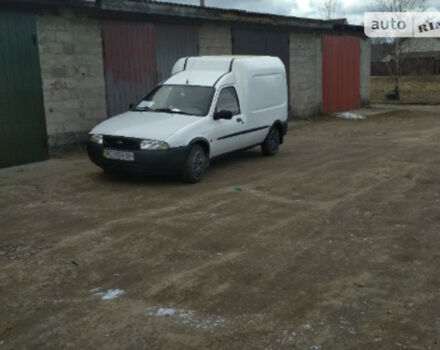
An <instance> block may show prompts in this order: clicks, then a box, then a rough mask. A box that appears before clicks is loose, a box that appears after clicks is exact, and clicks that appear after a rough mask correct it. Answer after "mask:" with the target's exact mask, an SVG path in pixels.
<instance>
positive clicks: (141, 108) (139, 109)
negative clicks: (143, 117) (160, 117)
mask: <svg viewBox="0 0 440 350" xmlns="http://www.w3.org/2000/svg"><path fill="white" fill-rule="evenodd" d="M134 111H135V112H145V111H152V109H151V108H150V107H147V106H145V107H136V108H135V109H134Z"/></svg>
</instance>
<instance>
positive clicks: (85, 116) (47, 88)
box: [37, 11, 106, 151]
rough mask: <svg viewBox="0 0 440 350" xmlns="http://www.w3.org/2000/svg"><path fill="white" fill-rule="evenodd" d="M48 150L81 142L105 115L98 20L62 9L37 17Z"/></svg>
mask: <svg viewBox="0 0 440 350" xmlns="http://www.w3.org/2000/svg"><path fill="white" fill-rule="evenodd" d="M37 30H38V46H39V52H40V65H41V75H42V83H43V94H44V105H45V112H46V125H47V134H48V143H49V149H50V150H51V151H54V150H56V149H58V148H62V147H63V146H65V145H72V144H77V143H81V142H84V141H85V140H86V139H87V132H88V131H89V130H90V129H91V128H92V127H93V126H95V125H96V124H97V123H99V122H100V121H102V120H104V119H105V118H106V102H105V83H104V69H103V55H102V41H101V29H100V24H99V21H97V20H94V19H90V18H86V17H84V18H83V17H80V16H78V15H75V14H74V13H72V12H69V11H64V12H62V13H61V14H60V15H51V14H44V15H39V16H38V17H37Z"/></svg>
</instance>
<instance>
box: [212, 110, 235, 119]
mask: <svg viewBox="0 0 440 350" xmlns="http://www.w3.org/2000/svg"><path fill="white" fill-rule="evenodd" d="M233 116H234V115H233V114H232V112H231V111H225V110H221V111H218V112H215V113H214V120H219V119H227V120H231V119H232V117H233Z"/></svg>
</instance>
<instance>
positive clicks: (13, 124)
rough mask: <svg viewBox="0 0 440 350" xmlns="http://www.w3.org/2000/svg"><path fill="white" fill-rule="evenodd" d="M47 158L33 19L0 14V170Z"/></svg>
mask: <svg viewBox="0 0 440 350" xmlns="http://www.w3.org/2000/svg"><path fill="white" fill-rule="evenodd" d="M48 155H49V154H48V148H47V134H46V121H45V115H44V104H43V92H42V85H41V72H40V63H39V54H38V47H37V32H36V26H35V17H34V16H33V15H32V14H28V13H14V12H0V167H6V166H12V165H17V164H24V163H29V162H34V161H40V160H44V159H47V158H48Z"/></svg>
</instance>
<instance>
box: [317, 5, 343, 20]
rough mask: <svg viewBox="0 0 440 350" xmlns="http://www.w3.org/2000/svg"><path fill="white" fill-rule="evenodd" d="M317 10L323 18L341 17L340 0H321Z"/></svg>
mask: <svg viewBox="0 0 440 350" xmlns="http://www.w3.org/2000/svg"><path fill="white" fill-rule="evenodd" d="M318 10H319V12H320V13H321V16H322V18H324V19H334V18H337V17H343V14H342V6H341V3H340V0H321V3H320V4H319V5H318Z"/></svg>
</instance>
